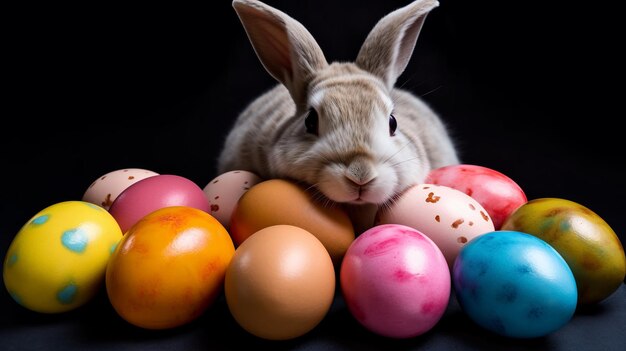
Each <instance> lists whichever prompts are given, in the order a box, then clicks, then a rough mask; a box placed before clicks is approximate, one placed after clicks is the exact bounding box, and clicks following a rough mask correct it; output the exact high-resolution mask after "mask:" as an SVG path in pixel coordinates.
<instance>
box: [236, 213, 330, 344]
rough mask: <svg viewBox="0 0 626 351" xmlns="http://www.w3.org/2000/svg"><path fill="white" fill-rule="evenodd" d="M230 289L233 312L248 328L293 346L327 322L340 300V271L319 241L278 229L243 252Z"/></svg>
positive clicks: (295, 230)
mask: <svg viewBox="0 0 626 351" xmlns="http://www.w3.org/2000/svg"><path fill="white" fill-rule="evenodd" d="M224 284H225V296H226V302H227V304H228V308H229V310H230V312H231V314H232V315H233V317H234V318H235V320H236V321H237V323H239V325H240V326H241V327H242V328H244V329H245V330H246V331H248V332H250V333H251V334H253V335H256V336H258V337H260V338H264V339H268V340H287V339H293V338H296V337H299V336H301V335H304V334H306V333H308V332H309V331H311V330H312V329H313V328H315V327H316V326H317V325H318V324H319V323H320V322H321V321H322V320H323V319H324V317H325V316H326V314H327V313H328V310H329V309H330V306H331V304H332V301H333V298H334V294H335V270H334V267H333V263H332V261H331V259H330V256H329V255H328V252H327V251H326V249H325V248H324V246H323V245H322V243H321V242H320V241H319V240H318V239H317V238H316V237H315V236H313V235H312V234H311V233H309V232H307V231H306V230H304V229H301V228H298V227H294V226H291V225H276V226H271V227H267V228H264V229H262V230H260V231H258V232H257V233H255V234H254V235H252V236H251V237H250V238H248V239H247V240H246V241H245V242H243V243H242V244H241V245H240V246H239V247H238V248H237V250H236V251H235V255H234V256H233V258H232V260H231V263H230V265H229V266H228V269H227V271H226V277H225V283H224Z"/></svg>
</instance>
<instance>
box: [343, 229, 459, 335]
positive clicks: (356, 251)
mask: <svg viewBox="0 0 626 351" xmlns="http://www.w3.org/2000/svg"><path fill="white" fill-rule="evenodd" d="M340 282H341V291H342V293H343V296H344V298H345V301H346V304H347V306H348V308H349V310H350V312H351V314H352V315H353V316H354V317H355V319H356V320H358V321H359V323H361V324H362V325H363V326H364V327H366V328H367V329H368V330H370V331H372V332H375V333H377V334H379V335H383V336H386V337H390V338H399V339H400V338H409V337H414V336H417V335H421V334H423V333H425V332H427V331H428V330H430V329H432V328H433V327H434V326H435V325H436V324H437V322H439V320H440V318H441V316H442V315H443V313H444V312H445V310H446V308H447V306H448V301H449V298H450V271H449V269H448V264H447V262H446V259H445V257H444V256H443V254H442V253H441V250H439V248H438V247H437V245H435V243H433V241H432V240H430V239H429V238H428V237H427V236H425V235H424V234H422V233H420V232H418V231H417V230H415V229H413V228H410V227H407V226H403V225H397V224H387V225H380V226H375V227H373V228H371V229H369V230H367V231H365V232H364V233H362V234H361V235H359V236H358V237H357V238H356V239H355V240H354V242H353V243H352V245H350V248H349V249H348V252H346V255H345V257H344V260H343V263H342V265H341V272H340Z"/></svg>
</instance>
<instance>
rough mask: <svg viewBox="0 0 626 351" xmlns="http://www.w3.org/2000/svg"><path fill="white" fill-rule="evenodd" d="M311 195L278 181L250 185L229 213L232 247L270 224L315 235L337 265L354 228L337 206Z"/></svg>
mask: <svg viewBox="0 0 626 351" xmlns="http://www.w3.org/2000/svg"><path fill="white" fill-rule="evenodd" d="M313 196H314V195H312V194H310V193H309V192H307V191H306V190H305V188H304V187H302V186H300V185H298V184H296V183H293V182H290V181H287V180H282V179H271V180H266V181H263V182H261V183H258V184H256V185H254V186H253V187H252V188H250V190H248V191H247V192H246V193H245V194H243V195H242V196H241V198H240V199H239V202H238V203H237V206H236V207H235V210H234V212H233V214H232V219H231V225H230V234H231V236H232V237H233V240H234V241H235V244H237V245H239V244H241V243H243V242H244V240H246V239H248V238H249V237H250V236H251V235H252V234H254V233H256V232H257V231H259V230H261V229H263V228H266V227H269V226H272V225H278V224H288V225H293V226H296V227H300V228H302V229H305V230H306V231H308V232H310V233H311V234H313V235H315V237H317V238H318V239H319V240H320V241H321V242H322V244H323V245H324V247H326V249H327V250H328V253H329V254H330V256H331V258H332V259H333V262H334V263H335V264H336V265H338V264H339V262H340V261H341V259H342V258H343V255H344V254H345V252H346V250H347V249H348V246H350V243H352V241H353V240H354V237H355V234H354V227H353V226H352V223H351V222H350V218H349V217H348V215H347V213H346V212H345V211H344V210H343V209H342V208H341V207H340V206H338V205H331V204H325V203H322V202H317V201H315V200H314V198H313Z"/></svg>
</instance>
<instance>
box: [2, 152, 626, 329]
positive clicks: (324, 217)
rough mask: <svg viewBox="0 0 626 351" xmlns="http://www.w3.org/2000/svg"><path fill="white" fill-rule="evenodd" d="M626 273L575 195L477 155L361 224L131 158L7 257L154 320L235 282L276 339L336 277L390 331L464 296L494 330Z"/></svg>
mask: <svg viewBox="0 0 626 351" xmlns="http://www.w3.org/2000/svg"><path fill="white" fill-rule="evenodd" d="M625 274H626V258H625V256H624V250H623V247H622V245H621V243H620V240H619V238H618V237H617V235H616V234H615V233H614V232H613V230H612V229H611V228H610V226H609V225H608V224H607V223H606V222H605V221H604V220H603V219H602V218H600V217H599V216H598V215H597V214H596V213H594V212H593V211H591V210H589V209H588V208H586V207H584V206H582V205H580V204H577V203H575V202H572V201H568V200H565V199H559V198H540V199H533V200H530V201H528V200H527V198H526V195H525V193H524V191H523V190H522V189H521V188H520V187H519V186H518V185H517V184H516V183H515V182H514V181H513V180H512V179H511V178H509V177H507V176H505V175H503V174H502V173H500V172H498V171H495V170H493V169H490V168H486V167H482V166H477V165H467V164H462V165H455V166H447V167H442V168H439V169H435V170H433V171H432V172H431V173H430V174H429V176H428V178H427V179H426V181H425V183H424V184H419V185H416V186H414V187H412V188H410V189H408V190H407V191H406V192H404V193H403V194H402V195H401V196H400V197H399V198H398V199H397V200H396V201H394V202H393V203H391V204H388V205H386V206H385V207H384V208H381V209H380V210H379V212H378V213H377V214H376V219H375V221H374V222H373V223H372V226H371V228H370V229H368V230H366V231H365V232H363V233H359V234H358V235H356V234H355V232H354V227H353V225H352V222H351V221H350V218H349V217H348V214H347V212H346V210H345V209H344V208H343V207H342V206H341V205H340V204H329V203H327V202H319V201H316V199H315V196H314V195H312V194H311V193H309V192H308V191H307V189H306V188H305V187H302V186H300V185H299V184H296V183H293V182H290V181H287V180H279V179H271V180H262V179H260V178H259V177H258V176H256V175H255V174H253V173H250V172H247V171H231V172H227V173H224V174H221V175H219V176H217V177H216V178H215V179H213V180H211V181H210V182H209V183H208V184H206V186H205V187H204V188H200V187H199V186H198V185H196V184H195V183H194V182H192V181H191V180H189V179H187V178H184V177H181V176H177V175H161V174H157V173H155V172H153V171H149V170H144V169H123V170H116V171H113V172H109V173H107V174H105V175H103V176H102V177H100V178H98V179H97V180H96V181H94V182H93V184H92V185H91V186H90V187H89V188H88V189H87V190H86V191H85V193H84V196H83V198H82V199H81V200H76V201H66V202H61V203H57V204H54V205H52V206H49V207H47V208H45V209H43V210H42V211H40V212H38V213H37V214H35V215H34V216H33V217H32V218H31V219H30V220H29V221H27V223H26V224H25V225H24V226H23V227H22V228H21V229H20V231H19V232H18V233H17V235H16V236H15V238H14V239H13V242H12V243H11V245H10V247H9V249H8V251H7V255H6V258H5V261H4V268H3V277H4V282H5V286H6V288H7V290H8V291H9V293H10V294H11V296H12V297H13V298H14V299H15V301H16V302H18V303H19V304H20V305H22V306H24V307H26V308H28V309H30V310H33V311H37V312H42V313H58V312H64V311H68V310H72V309H74V308H77V307H79V306H82V305H84V304H85V303H86V302H88V301H89V300H90V299H91V298H92V297H93V296H94V295H95V294H96V292H97V291H98V289H100V288H102V286H103V285H104V286H105V288H106V292H107V295H108V298H109V301H110V302H111V305H112V306H113V308H114V309H115V311H116V312H117V313H118V314H119V315H120V316H121V317H122V318H123V319H124V320H126V321H127V322H129V323H131V324H133V325H136V326H138V327H141V328H146V329H165V328H173V327H177V326H181V325H184V324H187V323H189V322H191V321H193V320H195V319H196V318H197V317H199V316H200V315H202V314H203V313H204V312H205V311H206V309H207V308H208V307H209V306H211V305H212V304H213V303H214V301H215V300H216V298H217V296H218V295H220V294H222V293H224V296H225V298H226V303H227V305H228V308H229V310H230V312H231V314H232V316H233V317H234V319H235V320H236V321H237V323H238V324H239V325H240V326H241V327H242V328H243V329H245V330H246V331H248V332H249V333H251V334H253V335H256V336H258V337H261V338H265V339H270V340H285V339H292V338H296V337H299V336H301V335H304V334H306V333H308V332H309V331H311V330H312V329H313V328H315V326H316V325H318V324H319V323H320V322H321V321H322V320H323V318H324V317H325V315H326V314H327V312H328V311H329V309H330V306H331V304H332V302H333V299H334V297H335V293H336V291H337V290H336V288H337V282H336V280H337V279H339V284H338V285H339V288H340V291H341V293H342V295H343V297H344V299H345V301H346V305H347V307H348V310H349V311H350V313H351V314H352V315H353V316H354V318H355V319H356V320H357V321H358V322H359V323H360V324H361V325H363V326H364V327H365V328H366V329H368V330H370V331H372V332H374V333H377V334H379V335H383V336H387V337H390V338H409V337H414V336H418V335H421V334H423V333H425V332H427V331H429V330H431V329H432V328H433V327H434V326H435V325H436V324H437V323H438V321H439V320H440V319H441V317H442V316H443V314H444V312H445V310H446V308H447V306H448V304H449V299H450V298H451V296H452V294H453V293H454V296H456V298H457V300H458V302H459V305H460V306H461V308H462V309H463V311H464V312H465V313H467V315H468V316H469V317H470V318H471V319H472V320H473V321H474V322H475V323H477V324H478V325H480V326H482V327H484V328H485V329H487V330H490V331H492V332H494V333H497V334H500V335H504V336H509V337H519V338H531V337H538V336H543V335H546V334H548V333H551V332H553V331H555V330H557V329H559V328H561V327H562V326H564V325H565V324H566V323H567V322H568V321H569V320H570V319H571V318H572V316H573V315H574V312H575V310H576V307H577V305H580V304H592V303H597V302H599V301H602V300H604V299H605V298H607V297H608V296H610V295H611V294H612V293H613V292H614V291H615V290H617V288H618V287H619V285H620V284H621V283H622V281H623V279H624V276H625Z"/></svg>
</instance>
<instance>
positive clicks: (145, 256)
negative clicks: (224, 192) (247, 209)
mask: <svg viewBox="0 0 626 351" xmlns="http://www.w3.org/2000/svg"><path fill="white" fill-rule="evenodd" d="M234 252H235V247H234V245H233V242H232V240H231V238H230V236H229V235H228V232H227V231H226V229H224V227H223V226H222V225H221V224H220V223H219V222H218V221H217V220H216V219H215V218H213V217H212V216H211V215H209V214H208V213H206V212H204V211H201V210H198V209H195V208H192V207H186V206H172V207H166V208H162V209H159V210H156V211H154V212H152V213H150V214H148V215H146V216H145V217H143V218H142V219H141V220H140V221H139V222H137V224H136V225H134V226H133V227H132V228H131V229H130V230H129V231H128V232H127V233H126V235H124V237H123V239H122V240H121V241H120V243H119V245H118V246H117V248H116V250H115V251H114V252H113V255H112V256H111V260H110V262H109V265H108V267H107V269H106V290H107V294H108V297H109V300H110V302H111V304H112V305H113V307H114V309H115V311H117V313H118V314H119V315H120V316H121V317H122V318H123V319H124V320H126V321H127V322H129V323H131V324H133V325H136V326H138V327H142V328H146V329H166V328H173V327H177V326H181V325H184V324H187V323H189V322H191V321H193V320H194V319H196V318H197V317H199V316H200V315H201V314H202V313H203V312H204V311H205V310H206V309H207V308H208V307H209V306H211V305H212V304H213V302H214V301H215V299H216V297H217V296H218V295H219V294H220V293H221V291H222V289H223V282H224V274H225V272H226V267H227V266H228V264H229V263H230V260H231V259H232V256H233V255H234Z"/></svg>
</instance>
